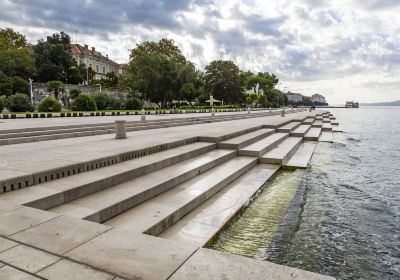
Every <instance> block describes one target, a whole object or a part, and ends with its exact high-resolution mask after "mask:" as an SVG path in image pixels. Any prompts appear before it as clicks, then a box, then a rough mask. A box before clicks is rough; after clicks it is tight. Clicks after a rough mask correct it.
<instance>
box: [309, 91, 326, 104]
mask: <svg viewBox="0 0 400 280" xmlns="http://www.w3.org/2000/svg"><path fill="white" fill-rule="evenodd" d="M311 101H312V102H313V103H326V99H325V97H324V96H323V95H321V94H318V93H316V94H313V95H312V96H311Z"/></svg>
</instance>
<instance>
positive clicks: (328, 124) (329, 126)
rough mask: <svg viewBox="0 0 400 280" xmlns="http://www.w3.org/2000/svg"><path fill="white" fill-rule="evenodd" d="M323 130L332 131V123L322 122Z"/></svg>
mask: <svg viewBox="0 0 400 280" xmlns="http://www.w3.org/2000/svg"><path fill="white" fill-rule="evenodd" d="M322 131H332V125H331V123H323V124H322Z"/></svg>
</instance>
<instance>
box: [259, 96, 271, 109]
mask: <svg viewBox="0 0 400 280" xmlns="http://www.w3.org/2000/svg"><path fill="white" fill-rule="evenodd" d="M258 103H259V104H260V105H261V107H263V108H267V107H269V105H270V104H269V102H268V97H267V96H266V95H265V94H262V95H260V97H259V98H258Z"/></svg>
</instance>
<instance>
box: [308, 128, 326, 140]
mask: <svg viewBox="0 0 400 280" xmlns="http://www.w3.org/2000/svg"><path fill="white" fill-rule="evenodd" d="M321 132H322V128H320V127H312V128H311V129H310V130H309V131H308V132H307V133H306V134H305V135H304V140H306V141H318V139H319V136H320V135H321Z"/></svg>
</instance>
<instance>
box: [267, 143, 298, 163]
mask: <svg viewBox="0 0 400 280" xmlns="http://www.w3.org/2000/svg"><path fill="white" fill-rule="evenodd" d="M302 143H303V138H302V137H289V138H287V139H285V141H283V142H282V143H280V144H279V145H278V146H276V147H275V148H273V149H272V150H271V151H269V152H267V153H265V154H264V155H262V156H261V157H260V162H262V163H271V164H279V165H282V164H283V163H285V162H286V161H287V160H288V159H289V158H290V157H291V156H292V155H293V154H294V153H295V152H296V151H297V148H298V147H299V146H300V145H301V144H302Z"/></svg>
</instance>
